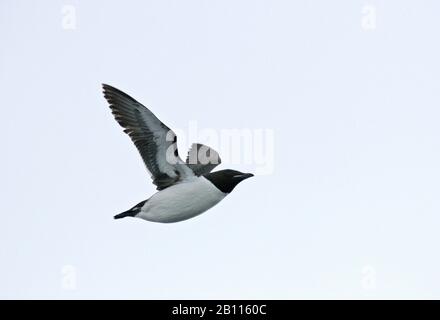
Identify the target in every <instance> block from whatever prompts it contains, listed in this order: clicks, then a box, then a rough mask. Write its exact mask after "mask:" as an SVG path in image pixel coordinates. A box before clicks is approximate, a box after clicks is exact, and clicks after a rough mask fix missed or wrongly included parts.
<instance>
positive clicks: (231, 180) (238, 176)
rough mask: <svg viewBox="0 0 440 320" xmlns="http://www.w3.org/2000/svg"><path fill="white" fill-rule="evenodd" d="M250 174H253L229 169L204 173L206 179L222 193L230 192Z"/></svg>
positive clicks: (250, 175)
mask: <svg viewBox="0 0 440 320" xmlns="http://www.w3.org/2000/svg"><path fill="white" fill-rule="evenodd" d="M252 176H253V174H250V173H243V172H240V171H236V170H231V169H226V170H220V171H215V172H211V173H208V174H205V175H204V177H205V178H206V179H208V180H209V181H210V182H211V183H212V184H213V185H214V186H216V187H217V189H219V190H220V191H221V192H223V193H230V192H231V191H232V190H234V188H235V187H236V186H237V184H239V183H240V182H242V181H243V180H245V179H247V178H250V177H252Z"/></svg>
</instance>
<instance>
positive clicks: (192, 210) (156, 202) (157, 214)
mask: <svg viewBox="0 0 440 320" xmlns="http://www.w3.org/2000/svg"><path fill="white" fill-rule="evenodd" d="M225 196H226V194H225V193H223V192H221V191H220V190H219V189H217V188H216V187H215V186H214V185H213V184H212V183H211V182H209V181H208V180H207V179H205V178H204V177H195V178H193V179H192V180H190V181H188V182H182V183H179V184H176V185H174V186H171V187H168V188H166V189H164V190H162V191H159V192H158V193H156V194H154V195H153V196H152V197H151V198H150V199H149V200H148V201H147V202H146V203H145V204H144V206H143V207H142V210H141V212H140V213H138V214H137V216H136V217H138V218H142V219H145V220H148V221H154V222H165V223H168V222H178V221H182V220H186V219H190V218H192V217H195V216H197V215H199V214H201V213H203V212H205V211H206V210H208V209H209V208H212V207H213V206H215V205H216V204H217V203H219V202H220V201H221V200H222V199H223V198H224V197H225Z"/></svg>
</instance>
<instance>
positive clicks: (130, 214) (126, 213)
mask: <svg viewBox="0 0 440 320" xmlns="http://www.w3.org/2000/svg"><path fill="white" fill-rule="evenodd" d="M147 201H148V199H147V200H144V201H142V202H139V203H138V204H137V205H135V206H134V207H133V208H131V209H130V210H127V211H124V212H122V213H120V214H117V215H115V216H114V218H115V219H121V218H125V217H135V216H136V215H137V214H138V213H139V212H140V211H141V209H142V206H143V205H144V204H145V202H147Z"/></svg>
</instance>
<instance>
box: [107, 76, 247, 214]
mask: <svg viewBox="0 0 440 320" xmlns="http://www.w3.org/2000/svg"><path fill="white" fill-rule="evenodd" d="M103 91H104V97H105V98H106V100H107V101H108V103H109V105H110V109H111V110H112V114H113V115H114V117H115V119H116V121H117V122H118V123H119V125H120V126H121V127H123V128H124V132H125V133H127V134H128V135H129V136H130V138H131V140H132V141H133V143H134V144H135V146H136V148H137V149H138V151H139V153H140V155H141V157H142V159H143V161H144V163H145V166H146V167H147V170H148V171H149V173H150V175H151V178H152V179H153V184H155V185H156V187H157V188H156V189H157V190H158V192H156V193H155V194H154V195H152V196H151V197H150V198H148V199H147V200H144V201H142V202H140V203H138V204H137V205H135V206H134V207H132V208H131V209H129V210H127V211H125V212H122V213H120V214H117V215H116V216H114V218H115V219H120V218H125V217H136V218H141V219H144V220H147V221H152V222H162V223H171V222H179V221H183V220H187V219H190V218H193V217H195V216H197V215H199V214H201V213H203V212H205V211H206V210H208V209H210V208H212V207H213V206H215V205H216V204H217V203H219V202H220V201H221V200H223V199H224V198H225V197H226V196H227V195H228V194H229V193H231V192H232V190H234V188H235V187H236V186H237V185H238V184H239V183H240V182H241V181H243V180H245V179H248V178H250V177H253V174H252V173H242V172H239V171H236V170H231V169H226V170H219V171H215V172H211V171H212V170H213V169H214V168H215V167H216V166H218V165H219V164H220V163H221V159H220V157H219V155H218V153H217V152H216V151H215V150H213V149H212V148H210V147H208V146H205V145H203V144H200V143H194V144H193V145H192V146H191V148H190V150H189V152H188V156H187V159H186V161H185V162H184V161H183V160H182V159H181V158H180V157H179V153H178V150H177V136H176V134H175V133H174V132H173V131H172V130H171V129H170V128H168V127H167V126H166V125H165V124H163V123H162V122H161V121H160V120H159V119H158V118H157V117H156V116H155V115H154V114H153V113H152V112H151V111H150V110H149V109H148V108H147V107H145V106H144V105H142V104H141V103H139V102H137V101H136V100H135V99H133V98H132V97H130V96H129V95H128V94H126V93H124V92H122V91H121V90H119V89H116V88H114V87H112V86H110V85H107V84H103Z"/></svg>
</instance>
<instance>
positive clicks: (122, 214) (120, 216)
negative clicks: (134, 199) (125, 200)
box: [114, 209, 139, 219]
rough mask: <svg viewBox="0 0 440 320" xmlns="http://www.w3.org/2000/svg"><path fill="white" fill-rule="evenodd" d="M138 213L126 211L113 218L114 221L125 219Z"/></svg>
mask: <svg viewBox="0 0 440 320" xmlns="http://www.w3.org/2000/svg"><path fill="white" fill-rule="evenodd" d="M138 212H139V211H138ZM138 212H136V211H133V210H131V209H130V210H128V211H125V212H122V213H120V214H117V215H115V216H114V218H115V219H122V218H125V217H134V216H135V215H136V214H138Z"/></svg>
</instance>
